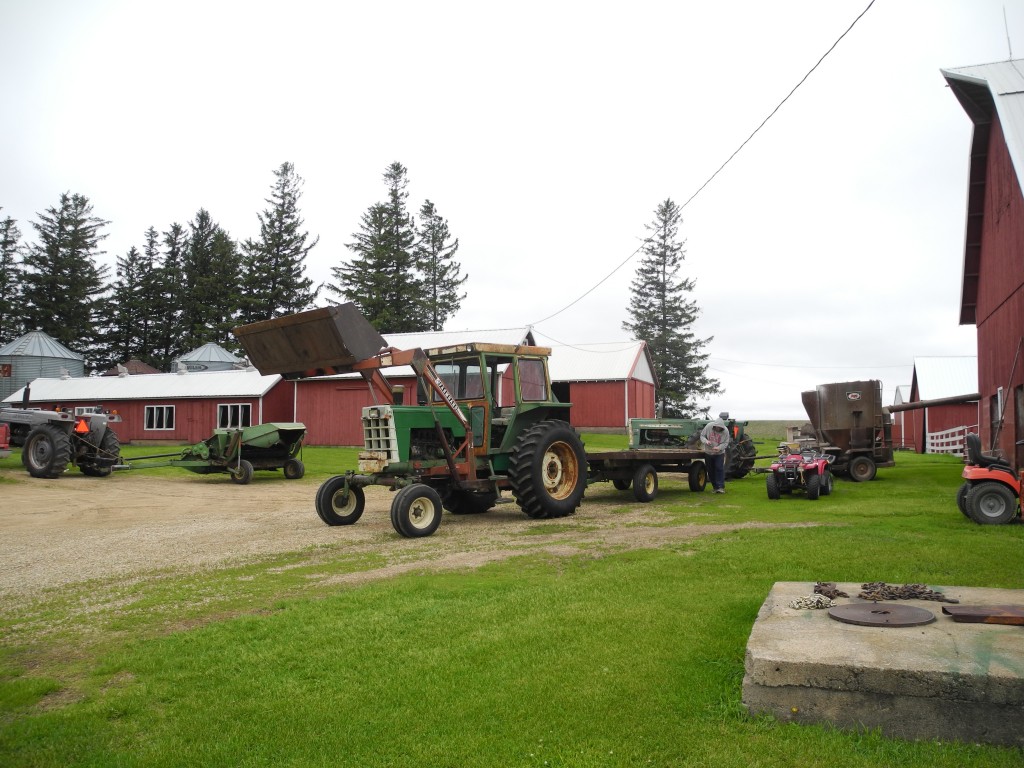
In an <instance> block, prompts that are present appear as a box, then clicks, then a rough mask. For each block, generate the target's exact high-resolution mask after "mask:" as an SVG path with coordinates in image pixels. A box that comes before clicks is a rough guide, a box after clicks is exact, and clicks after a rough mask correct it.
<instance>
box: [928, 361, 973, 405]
mask: <svg viewBox="0 0 1024 768" xmlns="http://www.w3.org/2000/svg"><path fill="white" fill-rule="evenodd" d="M914 379H915V380H916V381H917V396H918V398H919V399H921V400H941V399H942V398H946V397H959V396H960V395H973V394H974V393H975V392H977V391H978V358H977V357H915V358H914Z"/></svg>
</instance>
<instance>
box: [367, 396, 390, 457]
mask: <svg viewBox="0 0 1024 768" xmlns="http://www.w3.org/2000/svg"><path fill="white" fill-rule="evenodd" d="M363 448H364V449H366V450H367V451H373V452H374V453H377V454H382V455H383V456H382V458H384V459H385V463H391V462H394V461H398V434H397V433H396V432H395V420H394V418H393V415H392V413H391V408H390V407H389V406H386V405H373V406H369V407H367V408H363Z"/></svg>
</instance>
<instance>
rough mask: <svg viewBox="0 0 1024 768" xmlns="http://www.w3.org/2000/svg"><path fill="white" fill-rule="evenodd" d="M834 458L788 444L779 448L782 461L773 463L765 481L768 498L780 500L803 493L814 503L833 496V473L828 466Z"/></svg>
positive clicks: (777, 460)
mask: <svg viewBox="0 0 1024 768" xmlns="http://www.w3.org/2000/svg"><path fill="white" fill-rule="evenodd" d="M834 458H835V456H833V455H832V454H827V453H818V452H816V451H812V450H802V451H801V450H794V449H791V448H790V447H789V446H788V445H786V444H785V443H784V444H783V445H781V446H780V453H779V458H777V459H776V460H775V461H773V462H772V465H771V467H770V468H769V470H768V476H767V477H766V478H765V486H766V487H767V490H768V498H769V499H778V498H779V497H781V496H782V494H784V493H792V492H793V491H804V493H806V494H807V498H808V499H811V500H812V501H814V500H815V499H817V498H818V496H828V495H829V494H830V493H832V473H831V472H830V471H829V465H830V464H831V463H832V461H833V459H834Z"/></svg>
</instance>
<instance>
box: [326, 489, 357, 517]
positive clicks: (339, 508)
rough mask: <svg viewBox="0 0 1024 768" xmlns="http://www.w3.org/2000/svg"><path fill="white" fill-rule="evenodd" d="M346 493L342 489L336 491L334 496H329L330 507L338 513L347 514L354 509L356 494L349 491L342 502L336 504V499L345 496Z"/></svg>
mask: <svg viewBox="0 0 1024 768" xmlns="http://www.w3.org/2000/svg"><path fill="white" fill-rule="evenodd" d="M345 496H346V494H345V493H343V491H338V492H337V493H336V494H334V496H332V497H331V509H333V510H334V511H335V512H336V513H337V514H339V515H343V516H344V515H348V514H351V513H352V512H355V510H356V495H355V494H354V493H352V492H351V491H349V493H348V494H347V498H346V501H345V503H344V504H338V501H339V500H340V499H341V498H343V497H345Z"/></svg>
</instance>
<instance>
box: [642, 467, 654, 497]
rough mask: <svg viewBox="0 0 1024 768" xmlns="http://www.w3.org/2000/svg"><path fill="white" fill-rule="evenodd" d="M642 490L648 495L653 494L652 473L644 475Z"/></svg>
mask: <svg viewBox="0 0 1024 768" xmlns="http://www.w3.org/2000/svg"><path fill="white" fill-rule="evenodd" d="M644 490H645V491H646V492H647V493H648V494H652V493H654V473H653V472H648V473H647V474H646V475H644Z"/></svg>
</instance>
